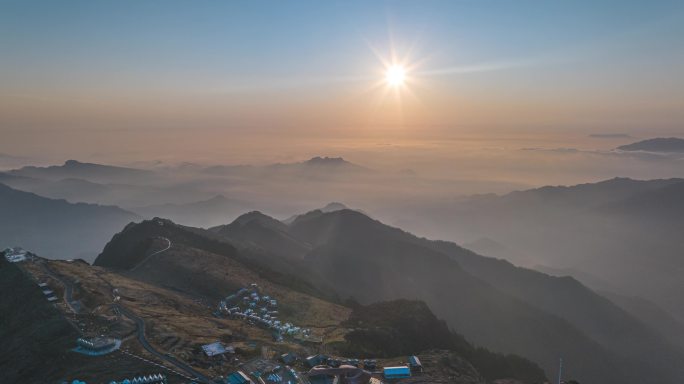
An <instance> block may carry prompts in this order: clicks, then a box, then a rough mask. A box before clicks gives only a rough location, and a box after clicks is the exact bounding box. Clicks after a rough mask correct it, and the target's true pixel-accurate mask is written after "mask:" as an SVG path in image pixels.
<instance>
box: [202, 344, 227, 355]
mask: <svg viewBox="0 0 684 384" xmlns="http://www.w3.org/2000/svg"><path fill="white" fill-rule="evenodd" d="M202 350H203V351H204V353H205V354H206V355H207V356H209V357H213V356H219V355H222V354H224V353H235V348H233V347H226V346H224V345H223V343H221V342H220V341H216V342H214V343H211V344H205V345H203V346H202Z"/></svg>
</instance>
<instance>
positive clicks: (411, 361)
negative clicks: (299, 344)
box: [281, 353, 423, 380]
mask: <svg viewBox="0 0 684 384" xmlns="http://www.w3.org/2000/svg"><path fill="white" fill-rule="evenodd" d="M281 360H282V361H283V362H284V363H285V364H293V363H294V362H295V361H296V356H293V355H292V354H291V353H286V354H284V355H282V356H281ZM304 364H305V365H306V366H308V367H309V368H312V369H313V368H319V369H320V367H322V366H328V367H330V368H339V367H344V366H351V367H356V368H361V367H363V369H364V370H366V371H370V372H374V371H376V369H377V361H376V360H372V359H366V360H363V362H361V361H359V360H358V359H344V360H340V359H334V358H330V357H328V356H326V355H320V354H319V355H312V356H309V357H307V358H305V359H304ZM422 371H423V365H422V363H421V362H420V359H419V358H418V356H409V357H408V363H407V365H400V366H393V367H383V368H382V376H383V377H384V378H385V379H387V380H395V379H406V378H409V377H411V374H413V373H418V372H422Z"/></svg>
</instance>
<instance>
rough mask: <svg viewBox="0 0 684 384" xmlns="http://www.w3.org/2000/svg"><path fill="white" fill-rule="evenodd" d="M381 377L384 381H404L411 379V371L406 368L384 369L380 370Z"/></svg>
mask: <svg viewBox="0 0 684 384" xmlns="http://www.w3.org/2000/svg"><path fill="white" fill-rule="evenodd" d="M382 375H383V377H384V378H385V379H386V380H391V379H406V378H409V377H411V369H409V367H407V366H400V367H385V368H383V370H382Z"/></svg>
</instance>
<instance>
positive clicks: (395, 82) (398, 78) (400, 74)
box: [385, 65, 406, 87]
mask: <svg viewBox="0 0 684 384" xmlns="http://www.w3.org/2000/svg"><path fill="white" fill-rule="evenodd" d="M385 81H386V82H387V84H388V85H390V86H392V87H400V86H402V85H404V82H405V81H406V69H405V68H404V67H403V66H401V65H392V66H389V67H388V68H387V70H386V71H385Z"/></svg>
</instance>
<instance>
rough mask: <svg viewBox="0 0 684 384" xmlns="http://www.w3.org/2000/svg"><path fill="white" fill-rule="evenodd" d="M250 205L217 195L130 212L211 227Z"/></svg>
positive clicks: (133, 209) (230, 218)
mask: <svg viewBox="0 0 684 384" xmlns="http://www.w3.org/2000/svg"><path fill="white" fill-rule="evenodd" d="M249 205H250V203H247V202H244V201H241V200H236V199H229V198H227V197H225V196H223V195H217V196H214V197H212V198H211V199H208V200H202V201H197V202H193V203H186V204H157V205H149V206H145V207H138V208H132V209H131V210H132V211H134V212H136V213H138V214H140V215H141V216H143V217H145V218H153V217H166V218H169V219H170V220H173V221H174V222H176V223H179V224H183V225H188V226H192V227H204V228H208V227H213V226H216V225H220V224H222V223H225V222H227V221H230V220H232V219H234V218H236V217H237V216H238V215H240V214H241V213H242V212H244V211H245V210H246V209H248V207H249Z"/></svg>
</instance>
